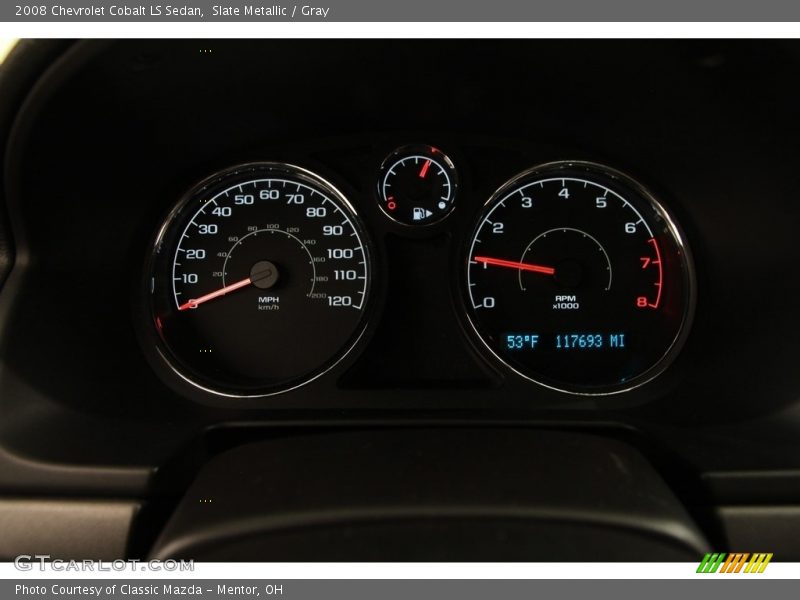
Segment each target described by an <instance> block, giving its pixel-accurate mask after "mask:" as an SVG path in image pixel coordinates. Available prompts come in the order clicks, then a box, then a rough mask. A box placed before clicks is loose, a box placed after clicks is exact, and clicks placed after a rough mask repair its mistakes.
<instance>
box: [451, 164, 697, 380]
mask: <svg viewBox="0 0 800 600" xmlns="http://www.w3.org/2000/svg"><path fill="white" fill-rule="evenodd" d="M466 262H467V265H466V266H467V272H466V283H467V289H466V293H467V298H468V311H469V317H470V322H471V323H472V325H473V326H474V328H475V330H476V332H477V333H478V335H479V337H480V339H481V340H482V341H483V342H484V343H485V344H486V346H487V347H488V348H489V349H490V350H491V351H492V353H494V354H495V355H496V356H497V357H498V358H499V359H500V360H502V361H503V362H504V363H506V364H507V365H508V366H509V367H511V368H512V369H513V370H514V371H516V372H517V373H519V374H521V375H523V376H525V377H527V378H529V379H532V380H534V381H537V382H539V383H541V384H543V385H546V386H548V387H551V388H555V389H558V390H562V391H569V392H576V393H586V394H604V393H613V392H619V391H623V390H627V389H630V388H632V387H635V386H637V385H639V384H641V383H644V382H646V381H648V380H649V379H652V378H653V377H655V376H656V375H658V374H659V373H660V372H661V371H662V370H663V369H664V368H665V367H666V366H667V364H668V362H669V360H670V358H671V357H672V356H674V354H675V352H677V350H678V347H679V345H680V342H681V341H682V339H683V335H684V333H685V331H686V325H687V324H688V322H689V319H690V316H691V310H692V303H693V289H692V286H693V280H692V272H691V267H690V263H689V260H688V256H687V250H686V247H685V245H684V242H683V240H682V239H681V236H680V233H679V231H678V229H677V227H676V226H675V224H674V223H673V222H672V220H671V219H670V218H669V217H668V215H667V213H666V212H665V211H664V209H663V208H662V207H661V206H660V205H659V204H658V203H657V202H656V201H655V200H654V199H653V198H652V196H650V195H649V194H648V193H647V192H646V191H645V190H644V189H643V188H641V187H640V186H639V185H638V184H636V183H635V182H633V181H632V180H630V179H628V178H627V177H625V176H623V175H622V174H620V173H617V172H615V171H612V170H610V169H606V168H602V167H598V166H596V165H590V164H587V163H554V164H550V165H544V166H542V167H539V168H536V169H531V170H530V171H527V172H525V173H523V174H521V175H520V176H518V177H516V178H514V179H513V180H511V181H510V182H508V183H507V184H506V185H504V186H503V187H502V188H501V189H500V190H499V191H498V192H497V193H496V194H495V195H494V196H493V198H492V199H491V200H490V201H489V202H488V203H487V205H486V208H485V209H484V213H483V214H482V215H481V217H480V220H479V222H478V225H477V227H476V229H475V233H474V235H473V237H472V239H471V241H470V246H469V256H468V257H467V261H466Z"/></svg>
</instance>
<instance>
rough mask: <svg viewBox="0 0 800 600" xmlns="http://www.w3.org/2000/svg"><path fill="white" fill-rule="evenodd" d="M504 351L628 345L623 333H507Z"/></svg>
mask: <svg viewBox="0 0 800 600" xmlns="http://www.w3.org/2000/svg"><path fill="white" fill-rule="evenodd" d="M504 337H505V342H506V343H505V347H506V350H510V351H519V350H614V349H624V348H626V347H627V344H628V335H627V334H626V333H624V332H618V331H617V332H613V333H598V332H589V333H556V334H554V335H552V334H551V335H541V334H539V333H532V332H526V333H508V334H506V335H505V336H504Z"/></svg>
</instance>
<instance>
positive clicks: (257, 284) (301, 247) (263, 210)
mask: <svg viewBox="0 0 800 600" xmlns="http://www.w3.org/2000/svg"><path fill="white" fill-rule="evenodd" d="M370 272H371V266H370V252H369V248H368V245H367V243H366V239H365V236H364V234H363V232H362V228H361V226H360V224H359V222H358V219H357V217H356V215H355V213H354V211H353V209H352V207H351V206H350V204H349V202H348V201H347V199H346V198H345V197H344V196H343V195H342V194H341V193H340V192H339V191H338V190H337V189H336V188H334V187H333V186H332V185H331V184H330V183H328V182H327V181H325V180H324V179H322V178H321V177H319V176H317V175H315V174H313V173H311V172H309V171H306V170H304V169H301V168H299V167H295V166H291V165H286V164H280V163H258V164H250V165H243V166H240V167H235V168H233V169H230V170H228V171H225V172H223V173H220V174H217V175H215V176H213V177H212V178H210V179H208V180H206V181H204V182H203V183H201V184H200V185H198V186H197V187H196V188H194V189H193V190H192V191H190V192H189V193H188V194H187V196H186V197H185V198H184V199H183V200H182V201H181V202H180V203H179V204H178V205H177V206H176V208H175V209H174V210H173V211H172V213H171V214H170V216H169V218H168V219H167V222H166V223H165V224H164V226H163V227H162V229H161V231H160V233H159V236H158V239H157V242H156V247H155V252H154V256H153V259H152V261H151V267H150V276H149V281H148V283H149V288H150V289H149V292H150V301H151V312H152V321H153V326H154V328H155V330H156V332H157V334H158V335H157V337H158V341H159V351H160V354H161V356H162V358H164V359H165V360H166V361H167V363H168V364H169V366H170V367H172V369H173V370H174V371H175V372H176V373H178V374H179V375H180V376H181V377H182V378H183V379H184V380H186V381H188V382H190V383H192V384H194V385H196V386H197V387H200V388H202V389H204V390H206V391H209V392H212V393H217V394H222V395H229V396H259V395H265V394H269V393H273V392H276V391H281V390H285V389H288V388H291V387H295V386H297V385H300V384H302V383H305V382H307V381H309V380H311V379H313V378H314V377H316V376H318V375H319V374H321V373H323V372H325V371H326V370H328V369H329V368H331V367H332V366H333V365H334V364H336V363H337V362H338V361H339V360H340V359H341V358H342V357H343V356H344V355H345V354H346V353H347V352H348V351H349V350H350V349H351V348H352V347H353V345H354V344H355V342H356V341H357V339H358V337H359V336H360V334H361V332H362V331H363V328H364V321H365V319H364V315H365V309H366V306H367V303H368V298H369V291H370Z"/></svg>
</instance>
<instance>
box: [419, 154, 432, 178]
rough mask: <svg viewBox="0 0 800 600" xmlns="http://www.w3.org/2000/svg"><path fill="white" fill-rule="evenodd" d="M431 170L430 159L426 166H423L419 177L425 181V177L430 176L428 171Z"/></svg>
mask: <svg viewBox="0 0 800 600" xmlns="http://www.w3.org/2000/svg"><path fill="white" fill-rule="evenodd" d="M430 168H431V161H430V159H428V160H426V161H425V164H423V165H422V169H420V171H419V176H420V178H422V179H425V175H427V174H428V169H430Z"/></svg>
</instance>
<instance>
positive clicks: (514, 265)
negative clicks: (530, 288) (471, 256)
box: [475, 256, 556, 275]
mask: <svg viewBox="0 0 800 600" xmlns="http://www.w3.org/2000/svg"><path fill="white" fill-rule="evenodd" d="M475 262H479V263H483V264H484V265H494V266H495V267H508V268H509V269H518V270H520V271H532V272H534V273H543V274H544V275H555V272H556V270H555V269H554V268H553V267H543V266H541V265H531V264H528V263H521V262H514V261H512V260H503V259H500V258H489V257H488V256H476V257H475Z"/></svg>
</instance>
